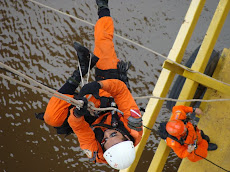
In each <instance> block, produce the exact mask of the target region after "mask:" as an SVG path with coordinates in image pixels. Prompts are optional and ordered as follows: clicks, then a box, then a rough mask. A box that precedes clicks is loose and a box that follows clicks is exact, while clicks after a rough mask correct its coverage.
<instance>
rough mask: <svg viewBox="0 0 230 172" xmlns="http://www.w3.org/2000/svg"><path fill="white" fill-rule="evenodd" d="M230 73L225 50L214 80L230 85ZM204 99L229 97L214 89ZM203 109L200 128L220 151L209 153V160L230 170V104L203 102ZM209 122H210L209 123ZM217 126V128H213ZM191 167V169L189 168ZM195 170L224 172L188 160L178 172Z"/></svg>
mask: <svg viewBox="0 0 230 172" xmlns="http://www.w3.org/2000/svg"><path fill="white" fill-rule="evenodd" d="M229 72H230V49H224V50H223V52H222V54H221V57H220V60H219V62H218V64H217V68H216V70H215V72H214V74H213V77H214V78H217V79H219V80H222V81H224V82H228V83H230V78H229V75H228V74H229ZM204 97H205V98H206V99H220V98H221V99H228V98H230V96H229V95H226V94H223V93H220V92H218V91H217V92H216V91H215V90H213V89H207V91H206V92H205V95H204ZM200 107H201V109H203V111H204V115H203V116H202V118H201V119H200V121H199V124H198V127H199V128H200V129H202V130H203V131H204V132H205V134H207V135H208V136H209V137H210V139H211V142H212V143H215V144H217V145H218V149H217V150H216V151H212V152H208V156H207V159H208V160H210V161H212V162H215V163H216V164H218V165H219V166H221V167H223V168H225V169H226V170H230V164H229V162H230V156H229V155H230V150H229V146H230V130H229V124H230V118H228V116H229V108H230V103H229V102H212V103H211V102H210V103H206V102H202V103H201V106H200ZM207 121H208V122H207ZM213 126H215V127H213ZM188 167H189V168H188ZM194 169H196V171H224V170H221V169H220V168H218V167H216V166H214V165H211V164H210V163H209V162H207V161H205V160H201V161H199V162H196V163H194V162H191V161H189V160H187V159H185V160H183V161H182V163H181V165H180V167H179V169H178V172H184V171H186V172H193V171H194Z"/></svg>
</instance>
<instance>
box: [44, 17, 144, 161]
mask: <svg viewBox="0 0 230 172" xmlns="http://www.w3.org/2000/svg"><path fill="white" fill-rule="evenodd" d="M113 32H114V26H113V20H112V18H111V17H102V18H100V19H99V20H98V21H97V23H96V25H95V32H94V36H95V49H94V54H95V55H96V56H97V57H98V58H99V60H98V62H97V64H96V66H97V68H99V69H101V70H107V69H117V63H118V61H119V59H118V58H117V56H116V53H115V50H114V44H113ZM101 82H102V83H103V89H100V90H99V95H100V96H101V97H102V96H104V97H110V96H112V97H113V98H114V100H115V103H116V104H117V106H118V109H119V110H121V111H122V112H123V113H124V115H121V114H119V118H120V121H122V122H123V123H124V126H125V128H126V129H127V130H128V132H129V133H130V134H131V135H132V136H133V138H134V140H135V143H134V145H135V146H136V145H137V144H138V143H139V142H140V140H141V137H142V132H143V131H142V130H141V131H136V130H134V129H130V128H129V127H128V118H129V117H132V118H141V114H140V111H139V108H138V106H137V105H136V102H135V101H134V99H133V97H132V95H131V93H130V92H129V90H128V88H127V86H126V85H125V84H124V83H123V82H122V81H120V80H117V79H109V80H104V81H101ZM68 96H69V97H73V95H68ZM89 101H91V102H93V103H94V105H95V107H100V100H97V99H95V98H94V97H93V96H92V97H91V98H90V99H89ZM70 105H71V104H70V103H67V102H65V101H63V100H60V99H58V98H56V97H52V98H51V99H50V101H49V103H48V106H47V108H46V112H45V115H44V120H45V122H46V123H47V124H49V125H51V126H54V127H58V126H61V125H62V123H63V122H64V121H65V119H66V118H67V115H68V112H69V110H68V108H69V106H70ZM73 110H74V108H72V109H71V110H70V116H69V118H68V123H69V125H70V126H71V128H72V129H73V131H74V133H75V134H76V135H77V137H78V140H79V143H80V147H81V149H83V151H84V152H85V153H86V155H87V156H88V158H90V159H91V160H92V161H94V160H96V162H99V163H106V161H105V159H104V157H103V150H102V148H101V145H100V143H99V142H98V141H97V140H96V138H95V134H94V132H93V128H91V126H90V125H89V124H88V123H87V122H86V121H85V119H84V117H83V116H82V117H80V118H76V117H75V116H74V115H73ZM107 114H109V115H108V117H107V118H106V120H105V122H104V124H111V119H112V114H111V113H110V112H109V113H107ZM105 115H106V114H103V115H101V116H100V117H99V118H98V119H97V120H96V121H95V122H94V123H93V124H98V123H99V122H100V121H101V119H102V118H103V116H105ZM93 124H92V125H93ZM101 128H102V130H103V131H104V130H105V129H106V128H103V127H101ZM141 129H142V128H141Z"/></svg>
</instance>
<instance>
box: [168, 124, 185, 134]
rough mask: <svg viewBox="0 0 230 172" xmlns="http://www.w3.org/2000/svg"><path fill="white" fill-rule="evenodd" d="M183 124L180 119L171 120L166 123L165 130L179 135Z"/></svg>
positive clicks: (182, 129)
mask: <svg viewBox="0 0 230 172" xmlns="http://www.w3.org/2000/svg"><path fill="white" fill-rule="evenodd" d="M184 128H185V125H184V123H183V122H182V121H181V120H172V121H169V122H168V123H167V124H166V130H167V132H168V133H169V134H170V135H172V136H179V135H182V134H183V133H184Z"/></svg>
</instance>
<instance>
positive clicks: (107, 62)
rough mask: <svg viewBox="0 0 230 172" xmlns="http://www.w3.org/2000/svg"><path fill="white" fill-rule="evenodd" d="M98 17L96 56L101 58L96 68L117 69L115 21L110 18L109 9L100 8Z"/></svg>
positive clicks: (95, 34)
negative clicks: (114, 41) (114, 38)
mask: <svg viewBox="0 0 230 172" xmlns="http://www.w3.org/2000/svg"><path fill="white" fill-rule="evenodd" d="M97 3H98V2H97ZM98 16H99V19H98V21H97V23H96V25H95V31H94V37H95V48H94V54H95V55H96V56H97V57H98V58H99V61H98V62H97V64H96V66H97V68H98V69H101V70H108V69H117V63H118V61H119V59H118V58H117V55H116V52H115V49H114V43H113V32H114V25H113V20H112V18H111V17H110V11H109V9H108V8H106V7H104V8H102V7H101V6H98Z"/></svg>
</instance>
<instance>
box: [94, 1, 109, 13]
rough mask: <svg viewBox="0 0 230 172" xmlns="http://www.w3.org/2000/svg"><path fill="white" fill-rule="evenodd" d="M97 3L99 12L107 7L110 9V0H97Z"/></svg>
mask: <svg viewBox="0 0 230 172" xmlns="http://www.w3.org/2000/svg"><path fill="white" fill-rule="evenodd" d="M96 3H97V6H98V13H99V12H100V11H101V10H103V9H105V8H107V9H109V7H108V0H96Z"/></svg>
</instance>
